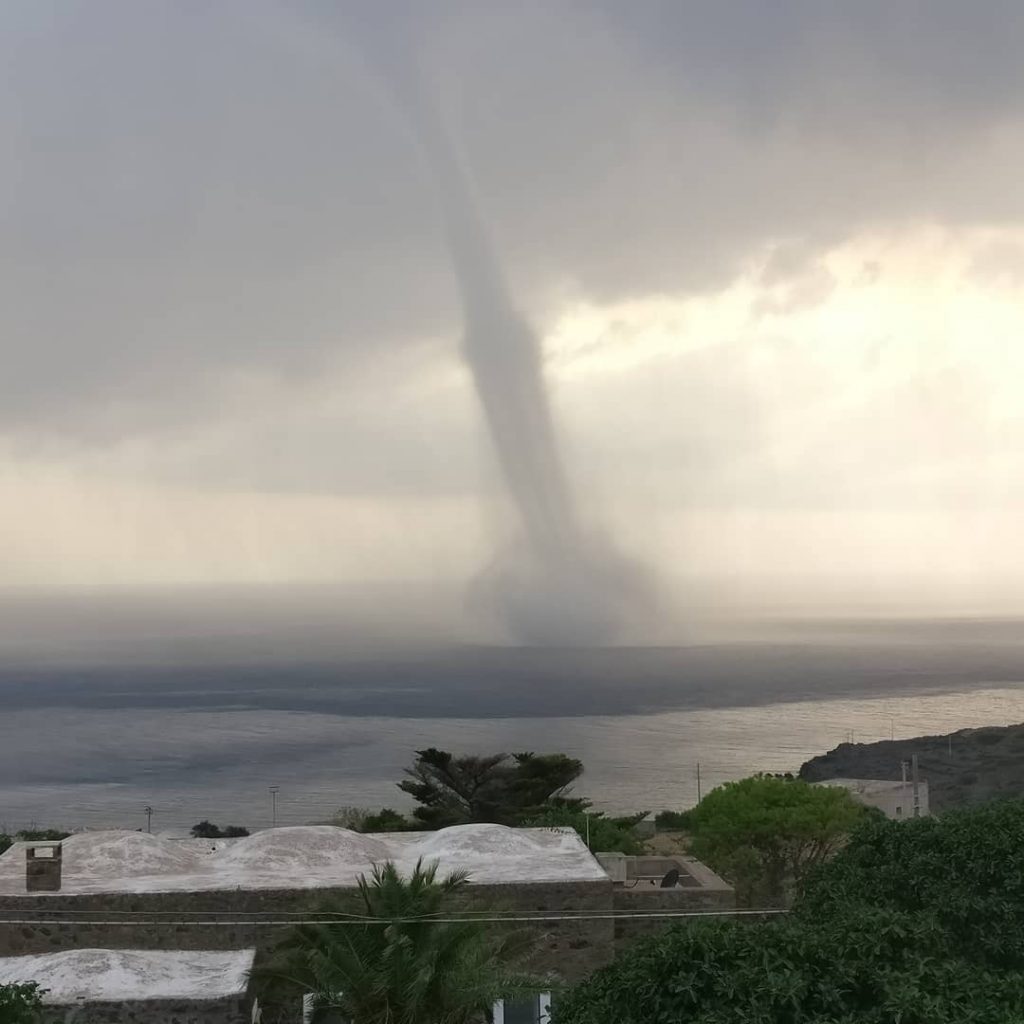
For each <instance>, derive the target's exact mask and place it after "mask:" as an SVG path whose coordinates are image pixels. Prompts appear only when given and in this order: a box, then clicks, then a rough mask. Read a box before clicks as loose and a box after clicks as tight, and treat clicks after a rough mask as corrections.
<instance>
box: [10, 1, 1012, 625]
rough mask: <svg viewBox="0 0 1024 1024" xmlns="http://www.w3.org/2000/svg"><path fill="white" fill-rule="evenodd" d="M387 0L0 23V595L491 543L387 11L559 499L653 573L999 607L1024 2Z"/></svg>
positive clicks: (408, 567) (1008, 556) (67, 13)
mask: <svg viewBox="0 0 1024 1024" xmlns="http://www.w3.org/2000/svg"><path fill="white" fill-rule="evenodd" d="M412 11H413V12H414V15H413V14H412V13H408V12H407V11H406V8H405V5H403V4H400V3H397V2H396V3H386V4H379V3H366V4H361V3H349V4H346V5H340V6H339V5H338V4H335V3H327V2H324V3H316V2H309V3H301V2H289V3H283V2H282V3H272V2H268V0H244V2H241V0H239V2H231V0H223V2H219V3H205V2H199V0H195V2H189V0H166V2H161V0H141V2H140V0H123V2H121V0H87V2H86V0H81V2H76V0H62V2H48V0H8V2H6V3H4V4H3V5H2V7H0V76H2V79H3V88H2V89H0V119H2V121H3V124H4V131H3V132H2V133H0V216H2V219H3V230H2V232H0V261H2V274H0V292H2V309H3V311H4V323H3V333H2V339H3V341H2V344H3V354H4V360H3V371H2V373H0V517H2V529H0V573H2V577H3V580H4V581H5V582H6V583H9V584H16V585H59V586H63V585H70V584H83V583H84V584H106V583H120V584H135V583H146V584H164V583H186V582H187V583H222V582H232V583H249V582H252V583H257V582H259V583H278V582H301V581H331V582H341V583H345V582H356V581H363V580H374V581H387V580H391V581H402V580H416V581H418V582H420V583H423V582H431V581H437V582H438V583H444V584H451V583H460V582H462V581H465V580H469V579H471V578H472V577H473V575H474V574H475V573H476V572H478V571H479V569H480V568H481V567H482V566H483V565H484V564H486V562H487V560H488V558H489V557H490V556H491V554H492V553H493V551H494V550H495V549H496V547H498V546H500V544H501V542H502V540H503V537H504V532H505V531H507V529H508V515H507V510H506V509H505V507H504V506H505V503H504V497H503V491H502V486H501V481H500V477H499V475H498V473H497V471H496V469H495V468H494V465H493V458H492V453H491V451H490V449H489V446H488V440H487V436H486V432H485V431H484V428H483V425H482V419H481V415H480V412H479V410H478V408H477V407H476V404H475V397H474V394H473V391H472V388H471V386H470V380H469V376H468V373H467V371H466V369H465V368H464V366H463V364H462V362H461V359H460V351H459V336H460V330H461V326H460V313H459V306H458V302H457V294H456V291H455V288H454V284H453V279H452V272H451V268H450V265H449V260H448V254H447V252H446V250H445V247H444V239H443V236H442V233H441V231H440V227H439V220H438V215H437V211H436V206H435V201H434V195H433V192H432V189H431V186H430V182H429V180H428V178H427V175H426V174H425V172H424V170H423V167H422V164H421V161H420V159H419V157H418V154H417V151H416V149H415V147H414V145H413V144H412V142H411V140H410V138H409V136H408V133H407V131H406V130H405V128H404V126H403V124H402V123H401V119H400V118H399V117H397V116H396V114H395V112H394V110H393V109H392V108H391V106H390V105H389V104H388V102H387V99H386V97H384V96H382V95H381V93H380V90H379V88H378V86H377V84H376V83H375V81H374V80H373V78H372V76H370V75H368V74H367V71H366V66H365V63H364V60H363V58H362V56H361V54H362V52H363V50H364V49H365V45H364V44H365V40H366V39H368V38H377V39H379V38H385V39H387V38H390V37H391V36H393V35H394V34H397V33H401V34H404V35H405V37H409V36H411V37H412V39H413V43H414V45H415V47H416V48H417V50H418V51H419V53H420V55H421V63H422V65H423V67H424V68H425V69H426V70H427V73H428V78H429V85H430V88H431V90H432V91H433V93H434V95H436V97H437V100H438V103H439V104H440V106H441V108H442V110H443V112H444V116H445V119H446V121H447V123H448V125H449V127H450V129H451V133H452V135H453V137H454V138H455V139H456V141H457V143H458V145H459V147H460V149H461V151H462V153H463V156H464V159H465V162H466V165H467V167H468V168H469V169H470V171H471V173H472V175H473V178H474V180H475V183H476V187H477V192H478V194H479V198H480V202H481V207H482V210H483V213H484V216H485V218H486V219H487V221H488V223H489V225H490V228H491V231H492V234H493V238H494V240H495V243H496V246H497V248H498V251H499V255H500V258H501V259H502V260H503V262H504V264H505V267H506V271H507V274H508V278H509V281H510V284H511V287H512V290H513V292H514V294H515V297H516V301H517V303H518V305H519V306H520V308H521V309H523V310H524V311H525V313H526V314H527V315H528V316H529V318H530V320H531V321H532V323H533V324H534V325H535V326H536V328H537V330H538V332H539V333H540V335H541V337H542V338H543V343H544V353H545V367H546V373H547V380H548V383H549V387H550V391H551V395H552V401H553V403H554V408H555V413H556V422H557V427H558V430H559V434H560V437H561V441H562V443H563V445H564V447H565V451H566V453H567V454H566V457H567V465H568V468H569V472H570V474H571V475H572V477H573V479H574V481H575V484H576V486H577V487H578V489H579V493H580V495H581V501H582V503H583V504H584V505H585V507H586V508H587V509H588V510H589V517H590V519H591V520H592V521H593V523H595V524H598V525H599V526H600V527H601V528H603V529H605V530H606V531H607V532H608V533H609V534H610V535H612V536H614V537H616V538H617V543H618V544H619V545H620V546H621V547H622V548H623V549H624V550H626V551H628V552H630V553H632V554H633V555H635V557H636V558H637V559H638V560H639V561H641V562H644V563H646V564H649V565H652V566H656V567H657V571H658V573H659V574H660V575H661V576H662V577H663V579H664V580H666V581H668V583H667V586H669V589H671V588H672V587H676V586H679V585H682V586H684V587H685V584H679V582H678V581H680V580H684V579H685V578H686V577H688V576H702V577H706V576H712V577H716V578H719V579H721V580H724V581H726V582H727V583H729V584H730V585H736V586H737V587H742V586H744V585H745V581H754V580H758V581H761V583H760V584H759V585H763V581H764V580H765V579H768V580H775V581H778V583H779V587H780V589H785V588H786V587H788V586H791V585H793V586H795V585H796V584H795V583H794V581H796V580H799V581H800V582H799V586H800V588H802V590H803V591H804V592H805V593H806V594H807V595H809V596H810V598H811V599H813V597H814V595H815V594H816V593H820V594H821V595H826V594H829V595H831V594H834V593H835V591H836V589H837V587H838V588H839V589H840V590H841V589H842V581H844V580H848V581H850V586H851V587H854V586H858V587H860V586H862V585H864V583H865V581H868V584H870V587H871V588H874V591H875V592H878V593H896V592H899V593H901V594H907V593H909V594H912V595H913V594H917V595H918V596H919V597H920V599H921V602H922V606H924V605H927V604H928V602H930V601H932V600H933V599H934V597H935V595H936V593H947V594H951V595H956V597H955V600H956V601H962V602H963V607H964V608H965V609H968V608H969V607H975V606H978V605H980V604H986V603H987V604H994V605H998V606H999V607H1001V608H1005V609H1010V610H1024V601H1019V600H1018V596H1017V590H1016V580H1017V579H1018V578H1019V577H1020V576H1021V573H1022V571H1024V546H1022V545H1020V544H1019V543H1018V541H1017V537H1018V533H1019V523H1020V522H1021V517H1022V514H1024V487H1022V484H1021V469H1022V466H1024V420H1022V403H1021V398H1022V391H1024V378H1022V373H1021V371H1022V369H1024V344H1022V342H1024V338H1022V327H1024V302H1022V299H1024V191H1022V190H1021V188H1020V186H1019V179H1020V169H1021V167H1022V166H1024V62H1022V61H1021V59H1020V54H1021V52H1024V5H1021V4H1020V3H1019V2H1011V0H1007V2H1001V0H982V2H979V3H973V4H967V3H963V2H961V0H927V2H924V0H922V2H914V0H904V2H902V3H898V4H893V3H891V2H871V0H859V2H856V3H854V2H846V3H833V2H827V0H807V2H804V3H797V2H786V0H776V2H773V3H764V2H763V0H749V2H741V0H733V2H728V3H722V2H717V0H716V2H711V0H709V2H706V3H687V2H684V0H665V2H661V0H643V2H640V3H631V4H627V3H622V2H621V0H586V2H579V3H575V2H570V0H563V2H554V3H552V2H544V3H529V2H525V3H523V2H517V3H508V2H505V3H489V2H479V0H474V2H472V3H469V2H467V3H454V2H451V3H446V2H437V3H432V4H429V5H428V4H416V5H414V7H413V8H412ZM403 12H405V13H403ZM769 589H770V588H769Z"/></svg>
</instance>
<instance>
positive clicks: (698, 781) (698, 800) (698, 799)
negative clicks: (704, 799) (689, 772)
mask: <svg viewBox="0 0 1024 1024" xmlns="http://www.w3.org/2000/svg"><path fill="white" fill-rule="evenodd" d="M700 801H701V792H700V761H698V762H697V803H700Z"/></svg>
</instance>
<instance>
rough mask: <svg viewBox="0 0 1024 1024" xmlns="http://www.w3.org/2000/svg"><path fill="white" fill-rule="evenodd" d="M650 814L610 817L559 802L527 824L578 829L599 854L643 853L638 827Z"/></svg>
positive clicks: (539, 826) (642, 812) (639, 813)
mask: <svg viewBox="0 0 1024 1024" xmlns="http://www.w3.org/2000/svg"><path fill="white" fill-rule="evenodd" d="M646 816H647V815H646V812H645V811H640V812H638V813H637V814H629V815H625V816H623V817H618V818H616V817H608V816H606V815H605V814H604V813H603V812H601V811H588V810H586V809H581V808H578V807H568V806H559V805H558V804H557V803H555V804H552V805H551V806H549V807H548V808H547V809H546V810H544V811H542V812H541V813H540V814H538V815H537V816H536V817H534V818H531V819H529V821H526V822H524V824H525V825H530V826H533V827H536V828H566V827H568V828H574V829H575V830H576V831H577V832H578V833H579V836H580V838H581V839H583V840H584V841H585V842H587V843H588V845H589V847H590V849H591V850H593V851H594V852H595V853H602V852H603V853H612V852H616V853H625V854H641V853H643V852H644V844H643V840H642V839H640V837H639V836H638V835H637V834H636V831H635V829H636V826H637V825H638V824H639V823H640V822H641V821H642V820H643V819H644V818H645V817H646Z"/></svg>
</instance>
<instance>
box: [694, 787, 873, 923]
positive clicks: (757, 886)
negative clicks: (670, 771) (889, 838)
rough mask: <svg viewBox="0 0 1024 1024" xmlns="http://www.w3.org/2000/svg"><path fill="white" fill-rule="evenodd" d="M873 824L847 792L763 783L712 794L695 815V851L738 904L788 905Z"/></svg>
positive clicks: (716, 791) (862, 808) (715, 790)
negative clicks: (796, 888) (818, 869)
mask: <svg viewBox="0 0 1024 1024" xmlns="http://www.w3.org/2000/svg"><path fill="white" fill-rule="evenodd" d="M868 816H869V812H868V810H867V809H866V808H865V807H864V806H862V805H861V804H858V803H857V802H856V801H855V800H854V799H853V798H852V797H851V796H850V794H849V793H848V792H847V791H846V790H845V789H843V788H841V787H838V786H813V785H811V784H810V783H807V782H802V781H800V780H799V779H792V778H789V779H787V778H785V777H782V776H776V775H755V776H753V777H751V778H749V779H742V780H740V781H738V782H727V783H725V785H723V786H719V787H718V788H717V789H714V790H712V791H711V792H710V793H709V794H708V795H707V796H706V797H705V798H704V799H703V800H702V801H701V802H700V803H699V804H698V805H697V806H696V807H695V808H693V810H692V811H690V812H689V813H688V814H687V821H688V827H689V830H690V834H691V839H690V850H691V852H692V853H693V854H694V856H696V857H698V858H699V859H700V860H702V861H704V862H705V863H706V864H708V865H709V866H710V867H712V868H714V869H715V870H716V871H719V872H721V873H722V874H724V875H725V876H726V877H727V878H729V880H730V881H731V882H733V884H734V885H735V886H736V898H737V902H739V903H740V904H741V905H743V906H763V905H766V904H770V903H777V902H778V901H780V900H781V899H782V897H783V896H784V894H785V891H786V889H787V887H788V886H789V885H791V884H792V883H793V882H798V881H799V880H800V879H801V878H802V877H803V876H804V875H805V874H806V873H807V872H808V871H809V870H810V869H812V868H813V867H815V866H816V865H818V864H820V863H822V862H823V861H824V860H826V859H827V858H828V857H830V856H831V855H832V854H833V853H835V851H836V850H837V849H838V848H839V846H840V845H841V844H842V843H843V842H844V840H845V838H846V836H848V835H849V833H850V832H851V831H852V830H853V829H854V828H855V827H856V826H857V825H858V824H859V823H860V822H861V821H863V820H864V819H865V818H866V817H868Z"/></svg>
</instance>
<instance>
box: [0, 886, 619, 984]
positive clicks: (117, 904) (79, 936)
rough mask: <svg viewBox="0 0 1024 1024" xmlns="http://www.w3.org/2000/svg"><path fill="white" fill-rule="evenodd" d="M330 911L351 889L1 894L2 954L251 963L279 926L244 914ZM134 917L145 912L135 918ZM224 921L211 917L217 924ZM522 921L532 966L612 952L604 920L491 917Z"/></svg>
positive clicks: (577, 891)
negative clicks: (179, 955)
mask: <svg viewBox="0 0 1024 1024" xmlns="http://www.w3.org/2000/svg"><path fill="white" fill-rule="evenodd" d="M455 905H456V906H460V907H464V908H467V909H474V910H488V911H497V912H502V911H505V912H508V911H517V910H518V911H535V912H548V913H559V912H563V911H565V912H573V911H587V910H591V911H597V912H604V911H607V910H608V909H609V908H610V907H611V905H612V885H611V882H610V881H595V882H558V883H526V882H523V883H517V884H509V885H474V886H469V887H467V889H465V890H464V891H463V893H462V894H461V896H460V898H459V900H458V901H457V903H456V904H455ZM330 910H335V911H338V912H340V913H360V912H361V904H360V902H359V896H358V893H357V892H356V890H354V889H351V888H337V889H324V888H320V889H258V890H247V889H233V890H217V891H210V892H160V893H83V894H73V893H53V894H30V895H24V896H21V895H19V896H0V956H19V955H22V954H26V953H53V952H56V951H57V950H61V949H85V948H101V949H104V948H105V949H211V950H214V949H245V948H248V947H255V948H256V950H257V963H259V962H260V961H261V960H262V959H263V958H264V957H265V956H266V953H267V951H268V950H269V949H271V948H272V947H273V946H274V945H275V944H276V943H277V942H278V941H280V939H281V938H282V937H283V935H284V934H285V932H286V931H287V926H285V925H276V924H270V925H268V924H262V923H260V922H259V921H258V920H257V919H253V920H250V916H253V917H255V916H258V915H264V916H265V915H288V916H290V917H294V918H296V919H301V918H302V916H303V915H304V914H313V913H321V912H324V911H330ZM133 915H145V920H142V921H134V920H133ZM225 921H227V922H229V923H227V924H224V923H216V922H225ZM491 926H492V927H495V928H501V927H508V928H516V929H524V928H529V929H530V930H532V931H533V932H534V933H535V935H536V942H535V948H536V956H535V963H534V966H535V968H536V969H537V970H541V971H544V972H548V971H554V972H555V973H556V974H557V975H558V976H559V977H561V978H563V979H565V980H566V981H575V980H577V979H579V978H581V977H583V976H584V975H586V974H587V973H589V972H590V971H591V970H593V969H594V968H595V967H599V966H601V965H602V964H604V963H607V962H608V961H609V960H610V959H611V958H612V956H613V953H614V942H615V938H614V927H613V922H612V921H610V920H604V921H602V920H596V921H595V920H588V921H575V920H567V921H552V922H537V923H526V922H510V923H509V924H507V925H504V924H502V923H497V922H495V923H493V924H492V925H491Z"/></svg>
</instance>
